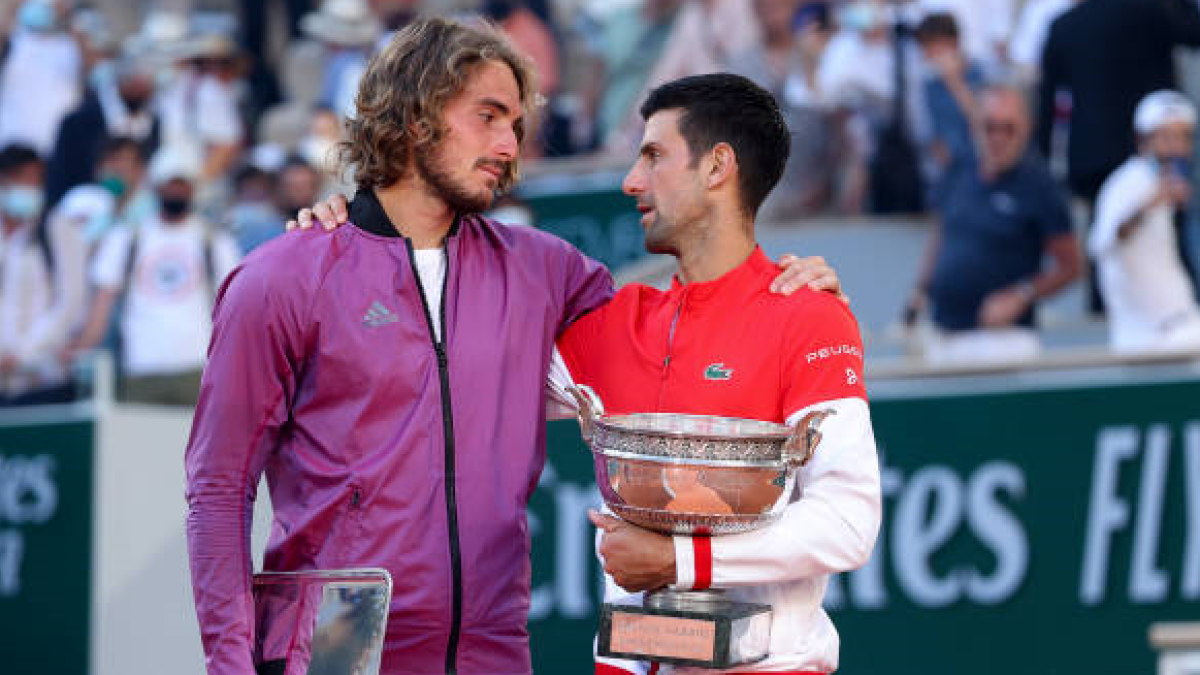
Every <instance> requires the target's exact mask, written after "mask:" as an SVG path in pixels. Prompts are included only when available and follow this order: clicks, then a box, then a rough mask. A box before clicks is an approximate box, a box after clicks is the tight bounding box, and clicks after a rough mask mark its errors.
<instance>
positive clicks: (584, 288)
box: [556, 240, 613, 335]
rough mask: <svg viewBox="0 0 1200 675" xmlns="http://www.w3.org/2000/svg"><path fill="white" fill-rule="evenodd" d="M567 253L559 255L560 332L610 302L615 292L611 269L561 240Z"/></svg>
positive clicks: (558, 333) (560, 333)
mask: <svg viewBox="0 0 1200 675" xmlns="http://www.w3.org/2000/svg"><path fill="white" fill-rule="evenodd" d="M558 243H560V244H561V245H562V247H563V248H564V249H565V255H562V256H559V257H558V259H559V260H560V261H561V265H562V270H561V274H560V275H559V278H560V279H562V283H563V287H562V298H563V300H562V302H563V305H562V307H563V311H562V315H561V316H562V323H561V324H560V325H559V326H558V331H557V333H556V334H557V335H562V333H563V331H565V330H566V329H567V326H570V325H571V324H572V323H574V322H575V321H576V320H577V319H578V318H579V317H581V316H583V315H584V314H587V313H588V312H590V311H592V310H593V309H596V308H597V307H599V306H600V305H603V304H604V303H606V302H608V301H609V300H610V299H611V298H612V295H613V280H612V275H611V274H609V272H608V269H606V268H605V267H604V266H603V265H601V264H600V263H598V262H596V261H595V260H593V259H591V258H589V257H587V256H586V255H584V254H583V253H581V252H580V251H579V250H578V249H576V248H575V247H573V246H571V245H570V244H567V243H566V242H564V241H561V240H559V242H558Z"/></svg>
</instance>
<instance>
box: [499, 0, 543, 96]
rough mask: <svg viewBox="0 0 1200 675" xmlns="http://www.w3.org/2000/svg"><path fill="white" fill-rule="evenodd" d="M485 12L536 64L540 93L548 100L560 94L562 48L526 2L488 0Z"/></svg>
mask: <svg viewBox="0 0 1200 675" xmlns="http://www.w3.org/2000/svg"><path fill="white" fill-rule="evenodd" d="M481 12H482V14H483V16H484V17H486V18H487V19H488V20H490V21H492V22H493V23H495V24H496V25H497V26H499V27H500V30H502V31H504V34H505V36H507V37H508V39H509V41H510V42H512V43H513V46H514V47H516V48H517V50H518V51H520V52H521V53H522V54H524V55H525V56H527V57H529V60H530V61H532V62H533V68H534V72H535V73H537V84H538V93H540V94H541V95H542V96H545V97H547V98H549V97H550V96H552V95H554V93H555V92H557V91H558V73H559V65H558V44H557V43H556V42H555V39H554V32H553V31H552V30H551V29H550V27H549V26H547V25H546V23H545V22H544V21H542V20H541V19H540V18H539V17H538V15H537V14H534V13H533V11H532V10H530V9H529V7H528V3H527V2H524V0H484V2H483V5H482V7H481Z"/></svg>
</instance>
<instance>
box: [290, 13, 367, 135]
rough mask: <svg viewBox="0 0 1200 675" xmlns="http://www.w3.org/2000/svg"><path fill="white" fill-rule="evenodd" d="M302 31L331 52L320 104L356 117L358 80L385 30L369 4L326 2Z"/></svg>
mask: <svg viewBox="0 0 1200 675" xmlns="http://www.w3.org/2000/svg"><path fill="white" fill-rule="evenodd" d="M300 30H301V31H303V32H304V34H305V35H307V36H308V37H310V38H312V39H314V40H316V41H318V42H320V43H321V44H322V45H324V47H325V50H326V52H327V56H326V57H325V58H326V62H325V72H324V73H323V75H322V79H321V82H322V84H321V98H320V99H318V103H319V104H320V105H322V106H325V107H327V108H329V109H331V110H334V111H336V112H337V114H338V115H352V114H354V95H355V92H357V91H358V79H359V78H360V77H362V74H363V71H364V70H365V69H366V67H367V59H369V58H370V56H371V51H372V49H373V48H374V46H375V41H376V40H378V39H379V36H380V33H381V32H382V26H380V24H379V22H378V21H377V20H376V19H375V17H374V15H372V14H371V10H370V8H369V7H368V6H367V3H366V2H365V0H325V2H323V3H321V8H320V9H318V10H317V11H315V12H310V13H308V14H305V15H304V18H302V19H301V20H300Z"/></svg>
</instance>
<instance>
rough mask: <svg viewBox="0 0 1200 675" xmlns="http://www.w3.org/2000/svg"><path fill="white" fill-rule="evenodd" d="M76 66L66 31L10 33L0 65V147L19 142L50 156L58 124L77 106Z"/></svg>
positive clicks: (76, 55)
mask: <svg viewBox="0 0 1200 675" xmlns="http://www.w3.org/2000/svg"><path fill="white" fill-rule="evenodd" d="M81 68H82V59H81V56H80V53H79V45H78V44H77V43H76V42H75V40H74V39H73V38H72V37H71V36H69V35H67V34H66V33H50V34H42V33H35V32H31V31H27V30H17V31H16V32H15V33H13V35H12V38H11V39H10V41H9V46H8V55H7V57H6V58H5V59H4V63H3V66H0V147H2V146H5V145H8V144H10V143H23V144H26V145H29V146H31V147H33V149H34V150H37V151H38V154H40V155H42V156H43V157H45V156H47V155H49V154H50V152H51V151H52V150H53V149H54V141H55V140H56V137H57V135H58V125H59V123H60V122H61V121H62V119H63V117H65V116H66V115H67V113H69V112H70V111H71V110H72V109H73V108H74V107H75V106H76V105H78V103H79V95H80V88H81V85H80V83H81V81H82V74H81V73H82V71H81Z"/></svg>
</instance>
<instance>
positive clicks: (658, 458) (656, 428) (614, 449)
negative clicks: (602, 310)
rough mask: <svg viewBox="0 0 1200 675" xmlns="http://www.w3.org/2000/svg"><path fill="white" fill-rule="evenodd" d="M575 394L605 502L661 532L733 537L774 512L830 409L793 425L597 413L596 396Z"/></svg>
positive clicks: (766, 520)
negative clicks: (821, 420)
mask: <svg viewBox="0 0 1200 675" xmlns="http://www.w3.org/2000/svg"><path fill="white" fill-rule="evenodd" d="M578 390H579V392H580V393H579V394H577V399H579V401H580V421H581V428H582V430H583V435H584V440H585V441H587V443H588V445H589V447H591V449H592V456H593V460H594V465H595V472H596V485H597V487H598V488H599V489H600V494H601V496H602V497H603V499H604V503H605V504H606V505H607V506H608V508H609V509H610V510H611V511H612V512H613V513H614V514H616V515H617V516H619V517H620V518H622V519H624V520H626V521H628V522H630V523H633V524H635V525H638V526H640V527H644V528H646V529H648V530H654V531H656V532H661V533H664V534H712V535H720V534H733V533H737V532H747V531H750V530H756V529H758V528H760V527H763V526H765V525H767V524H769V523H771V522H773V521H774V520H776V519H777V518H779V516H780V515H781V514H782V512H783V509H784V507H786V506H787V504H788V502H789V501H790V500H791V498H792V492H793V490H794V489H795V485H796V481H795V480H793V479H794V477H795V472H796V471H797V470H798V469H799V468H800V467H801V466H803V465H804V464H805V463H806V462H807V461H808V460H809V458H810V457H811V456H812V451H813V449H814V448H815V447H816V445H817V444H818V443H819V442H820V431H818V430H817V426H818V424H819V422H820V419H822V418H823V417H824V416H826V415H828V414H829V413H828V412H813V413H810V415H809V416H807V417H806V418H804V419H803V420H802V421H801V423H800V424H798V425H797V426H796V427H795V428H792V427H788V426H786V425H783V424H776V423H774V422H764V421H760V420H750V419H739V418H732V417H717V416H710V415H685V414H676V413H635V414H629V415H604V414H603V406H602V404H601V403H600V401H599V398H598V397H597V396H596V395H595V393H594V392H591V390H590V389H588V388H587V387H585V386H581V387H579V388H578Z"/></svg>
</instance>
